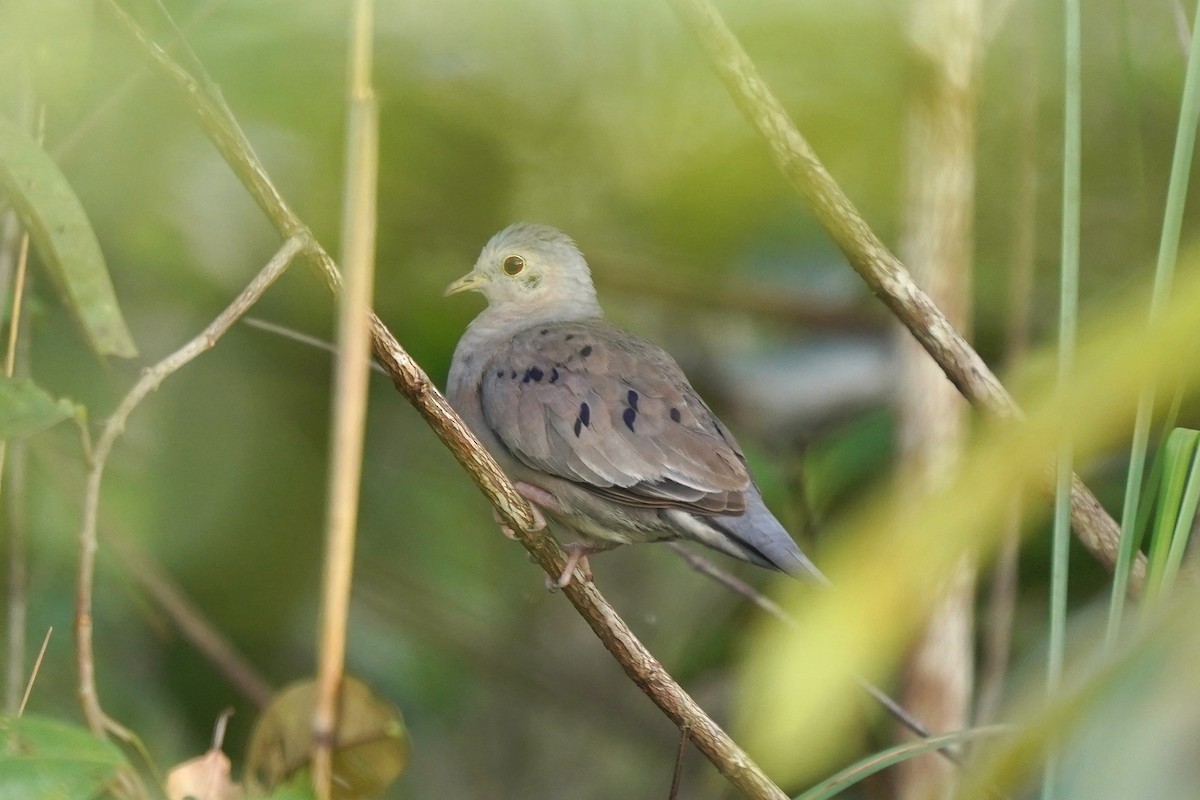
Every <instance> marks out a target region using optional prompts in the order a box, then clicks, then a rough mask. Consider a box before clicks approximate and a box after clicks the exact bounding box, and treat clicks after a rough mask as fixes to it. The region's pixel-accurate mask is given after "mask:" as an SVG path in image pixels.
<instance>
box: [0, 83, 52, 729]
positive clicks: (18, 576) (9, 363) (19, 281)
mask: <svg viewBox="0 0 1200 800" xmlns="http://www.w3.org/2000/svg"><path fill="white" fill-rule="evenodd" d="M22 77H23V78H24V79H25V83H26V85H25V86H24V87H23V90H24V91H22V95H23V99H24V100H25V101H27V102H26V103H25V104H26V105H32V94H33V90H32V88H31V85H30V84H29V83H28V75H23V76H22ZM21 112H22V113H18V116H19V117H20V116H25V114H24V113H23V112H24V109H22V110H21ZM45 122H46V113H45V107H44V106H42V107H41V108H40V109H39V110H38V114H37V123H36V126H35V127H36V129H37V140H38V142H39V143H40V142H41V141H42V139H43V138H44V133H45ZM0 246H3V248H4V252H3V253H2V254H0V259H2V260H3V261H4V262H5V263H4V267H3V269H0V272H2V273H3V274H4V280H3V284H2V285H3V287H4V288H5V289H7V288H8V278H9V276H13V285H12V293H11V295H10V296H11V297H12V307H11V311H10V314H9V325H8V346H7V348H6V350H5V353H4V376H5V377H6V378H11V377H12V376H13V374H14V370H15V368H16V364H17V343H18V339H19V337H20V334H21V330H22V324H21V323H22V321H23V320H24V315H23V314H22V313H21V312H22V310H23V309H24V307H25V277H26V275H27V273H28V266H29V231H28V230H25V229H24V227H23V226H21V224H20V222H19V220H18V219H17V215H16V213H15V212H8V214H6V218H5V225H4V241H3V243H2V244H0ZM13 250H15V251H16V253H15V273H14V272H13V271H12V268H11V266H10V259H11V258H12V254H13ZM26 352H28V351H26ZM16 448H17V444H16V443H14V448H13V449H14V451H16ZM17 457H18V455H14V460H16V459H17ZM7 466H8V440H7V439H0V487H3V486H4V483H5V481H4V477H5V474H6V471H7V472H11V473H12V477H11V480H10V481H9V484H10V489H11V490H12V491H10V493H9V496H8V508H9V510H10V514H9V535H8V553H7V556H8V591H7V600H8V603H7V609H6V614H5V616H6V621H7V630H6V636H5V652H6V656H7V663H8V668H7V670H6V673H5V683H4V687H5V688H4V707H5V709H6V710H7V711H9V712H10V713H11V712H12V710H13V706H14V705H15V704H16V700H17V692H18V691H19V690H20V686H21V679H22V677H23V675H22V674H21V671H22V670H23V669H24V667H25V644H26V641H25V617H26V610H27V608H28V595H27V591H28V576H27V574H26V566H27V564H26V560H27V549H28V548H27V547H26V543H27V541H28V540H27V538H26V533H27V531H26V529H25V526H24V524H23V520H22V519H21V518H22V516H23V515H22V514H21V513H20V511H18V508H19V507H20V505H21V504H22V503H24V502H25V489H24V472H23V468H21V467H20V465H16V464H14V469H12V470H6V468H7Z"/></svg>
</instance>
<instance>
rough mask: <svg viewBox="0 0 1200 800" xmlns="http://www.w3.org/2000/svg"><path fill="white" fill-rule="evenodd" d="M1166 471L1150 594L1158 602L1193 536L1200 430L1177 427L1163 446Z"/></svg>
mask: <svg viewBox="0 0 1200 800" xmlns="http://www.w3.org/2000/svg"><path fill="white" fill-rule="evenodd" d="M1162 460H1163V465H1164V466H1163V473H1162V476H1161V484H1160V488H1159V492H1158V497H1157V500H1158V502H1157V504H1156V507H1155V518H1154V528H1153V538H1152V539H1151V542H1150V561H1149V568H1148V570H1147V576H1146V587H1147V591H1146V596H1147V599H1148V600H1149V601H1150V602H1148V603H1147V604H1146V607H1147V609H1149V608H1150V607H1152V606H1153V605H1154V601H1157V600H1159V599H1161V598H1162V596H1163V595H1164V594H1165V593H1166V592H1168V591H1170V589H1171V586H1172V585H1173V584H1174V582H1175V577H1176V575H1178V573H1179V567H1180V565H1181V564H1182V562H1183V554H1184V551H1185V550H1186V549H1187V543H1188V539H1189V538H1190V537H1191V532H1192V520H1193V519H1194V518H1195V516H1196V506H1197V503H1198V502H1200V431H1194V430H1190V429H1188V428H1176V429H1175V430H1173V431H1171V434H1170V436H1168V437H1167V443H1166V445H1165V447H1164V448H1163V459H1162Z"/></svg>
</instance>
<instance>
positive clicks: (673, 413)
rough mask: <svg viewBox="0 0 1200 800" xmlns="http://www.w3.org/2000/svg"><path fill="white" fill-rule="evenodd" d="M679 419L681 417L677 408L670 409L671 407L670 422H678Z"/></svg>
mask: <svg viewBox="0 0 1200 800" xmlns="http://www.w3.org/2000/svg"><path fill="white" fill-rule="evenodd" d="M680 419H681V417H680V415H679V409H678V408H672V409H671V421H672V422H679V420H680Z"/></svg>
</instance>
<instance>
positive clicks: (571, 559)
mask: <svg viewBox="0 0 1200 800" xmlns="http://www.w3.org/2000/svg"><path fill="white" fill-rule="evenodd" d="M564 550H565V551H566V553H567V563H566V564H565V565H563V571H562V573H561V574H560V575H559V576H558V580H556V581H552V580H551V579H550V576H549V575H547V576H546V588H547V589H550V590H551V591H553V590H554V589H556V588H558V589H565V588H567V587H568V586H570V585H571V580H572V579H573V578H574V577H575V569H576V567H578V568H579V574H580V575H581V576H582V577H583V580H584V582H585V583H586V582H588V581H590V580H591V579H592V568H591V566H590V565H589V564H588V555H590V554H591V553H594V552H596V551H595V550H593V549H592V548H590V547H588V546H587V545H583V544H569V545H567V546H566V547H565V548H564Z"/></svg>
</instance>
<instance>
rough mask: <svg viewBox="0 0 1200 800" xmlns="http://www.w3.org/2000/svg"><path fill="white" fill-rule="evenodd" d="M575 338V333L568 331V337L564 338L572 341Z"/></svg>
mask: <svg viewBox="0 0 1200 800" xmlns="http://www.w3.org/2000/svg"><path fill="white" fill-rule="evenodd" d="M574 338H575V334H573V333H568V334H567V338H566V339H564V340H563V341H566V342H569V341H571V340H572V339H574Z"/></svg>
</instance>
